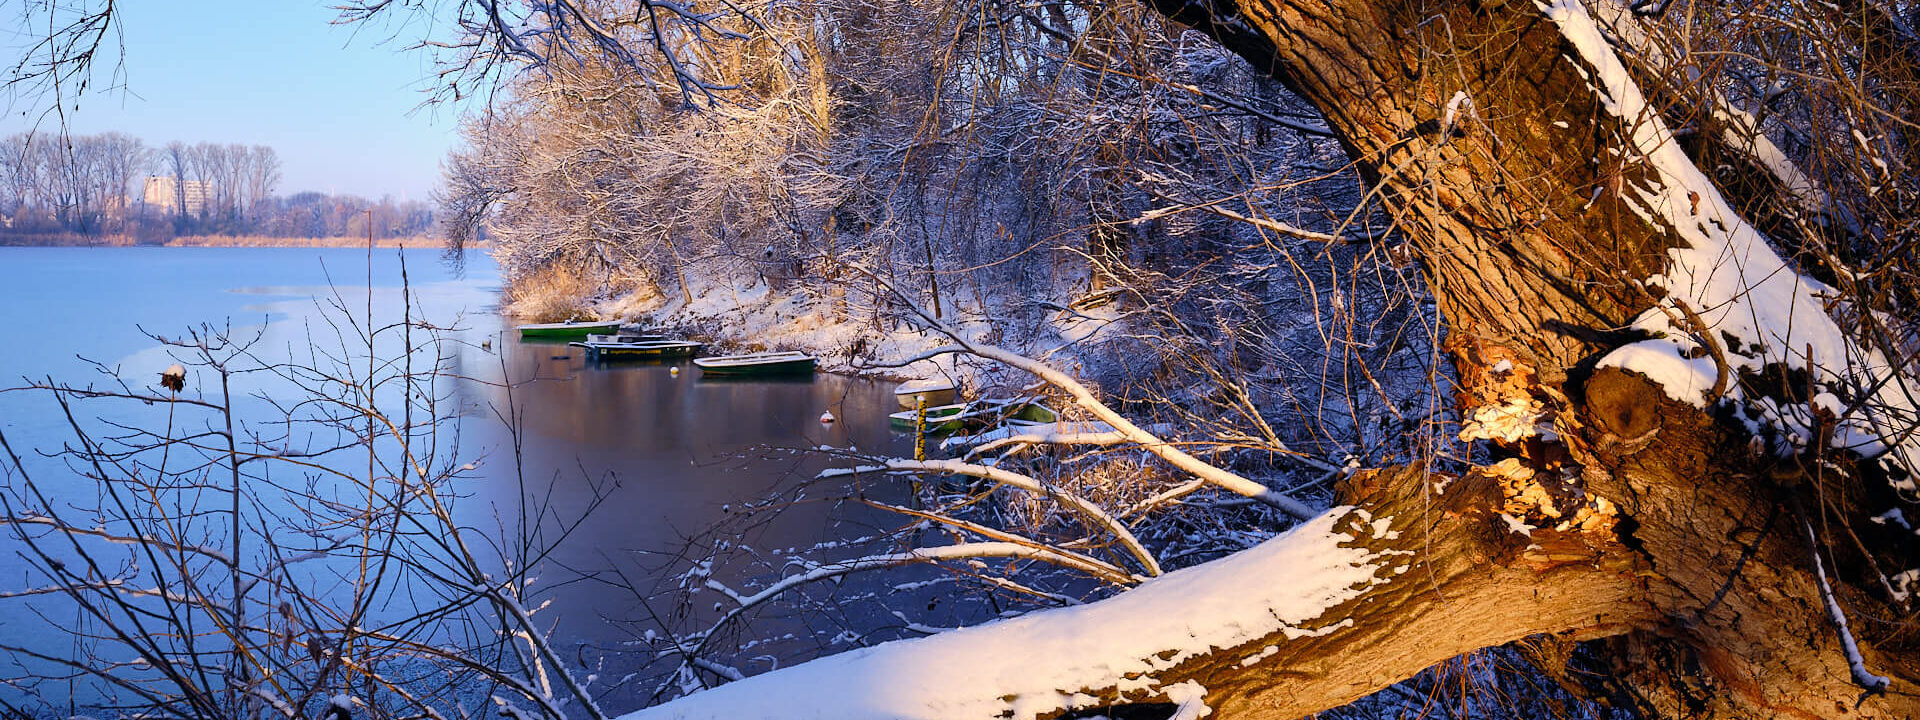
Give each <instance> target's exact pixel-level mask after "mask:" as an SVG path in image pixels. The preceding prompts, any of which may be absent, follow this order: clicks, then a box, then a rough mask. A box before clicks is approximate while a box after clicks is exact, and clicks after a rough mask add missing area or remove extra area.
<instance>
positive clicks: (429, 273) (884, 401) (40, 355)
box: [0, 248, 911, 699]
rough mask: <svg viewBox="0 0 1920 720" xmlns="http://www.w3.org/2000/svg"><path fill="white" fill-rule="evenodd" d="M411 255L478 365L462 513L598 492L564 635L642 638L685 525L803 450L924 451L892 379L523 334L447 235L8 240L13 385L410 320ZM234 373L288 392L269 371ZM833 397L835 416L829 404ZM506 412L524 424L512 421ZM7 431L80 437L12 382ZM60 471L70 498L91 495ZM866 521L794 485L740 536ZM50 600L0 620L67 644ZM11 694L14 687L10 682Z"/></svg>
mask: <svg viewBox="0 0 1920 720" xmlns="http://www.w3.org/2000/svg"><path fill="white" fill-rule="evenodd" d="M402 257H404V260H405V267H406V270H407V273H408V281H407V286H408V287H409V288H410V289H411V295H412V300H413V302H414V304H415V306H414V308H413V312H414V314H415V315H416V316H424V317H425V318H427V319H429V320H430V321H432V322H434V323H436V324H438V325H441V326H447V327H458V328H459V329H458V330H454V331H450V332H449V333H448V338H449V339H450V340H452V341H453V342H450V343H448V344H447V345H445V346H444V348H443V350H442V351H441V355H442V357H443V358H444V360H445V362H446V363H447V365H448V367H450V368H451V369H452V370H453V371H454V372H455V373H457V374H459V375H463V376H467V377H470V378H473V380H471V381H458V382H453V383H452V384H451V385H450V386H449V387H448V388H447V389H446V397H447V398H448V399H449V400H450V401H452V402H453V403H454V404H455V405H456V406H457V413H458V414H459V416H460V418H461V419H460V424H459V430H460V448H459V454H460V455H461V456H462V458H463V459H466V460H471V461H473V462H475V470H474V471H473V472H472V473H470V474H471V475H472V476H473V477H472V479H471V480H469V481H466V482H465V484H464V485H463V487H464V488H465V490H466V492H467V493H469V496H468V497H466V498H464V499H463V500H462V501H461V502H462V503H463V505H462V506H461V510H460V513H461V515H462V516H463V520H465V521H466V522H467V523H468V524H470V525H472V526H475V527H481V528H489V527H492V528H502V527H509V526H512V525H514V524H515V519H514V516H515V514H516V513H518V512H520V510H521V508H522V507H523V506H522V503H523V502H526V503H529V504H532V505H536V506H544V507H545V508H547V511H548V514H547V517H548V518H550V519H565V520H566V521H567V522H570V519H571V518H575V517H578V516H580V514H581V513H584V512H585V510H586V509H587V508H589V507H590V506H594V505H595V502H596V501H598V507H597V509H596V510H594V512H593V513H592V514H590V515H587V516H586V517H585V519H584V520H583V521H581V522H580V524H579V525H578V527H577V528H576V529H574V530H573V532H572V534H571V535H570V536H568V537H567V538H566V540H565V541H564V542H563V543H562V544H561V545H560V546H559V547H558V548H557V550H556V552H554V553H553V554H552V555H551V557H550V558H549V559H548V565H549V566H550V569H549V570H546V571H544V572H543V573H542V575H541V578H542V580H543V582H546V583H548V584H549V585H550V586H551V588H550V590H549V592H547V593H546V594H544V596H543V597H544V598H546V599H551V600H553V604H552V605H550V606H549V607H547V608H546V609H545V610H544V611H542V614H540V615H539V617H540V618H541V619H542V620H543V621H544V622H548V623H551V624H552V626H553V627H554V631H553V632H554V636H555V637H556V639H558V640H559V641H560V642H561V643H562V644H563V645H569V646H575V647H585V646H593V647H601V648H604V647H615V646H619V645H620V644H622V643H623V642H624V641H626V640H629V639H631V638H632V637H634V635H635V634H636V633H637V632H638V631H637V630H636V629H635V628H638V627H641V626H639V625H628V624H626V623H628V622H629V621H637V622H641V623H643V624H644V623H645V622H647V621H648V620H649V618H651V617H652V616H653V614H654V613H656V612H658V609H657V608H656V609H654V610H649V609H648V608H647V607H646V606H645V605H644V604H643V602H642V600H643V598H642V595H643V594H645V593H646V592H647V591H650V590H653V589H655V588H656V587H657V586H658V585H659V584H660V583H661V580H662V578H661V577H659V576H658V575H657V574H653V573H655V572H656V571H657V570H658V569H659V568H662V567H667V565H668V563H667V560H666V558H669V557H671V556H672V555H673V554H674V553H676V552H678V551H679V550H680V548H682V547H683V546H684V545H685V541H686V540H687V538H689V537H692V536H695V535H698V534H700V533H702V532H703V531H705V530H706V529H707V528H709V527H710V526H712V525H713V524H714V523H716V522H718V521H720V520H722V519H724V518H727V517H729V513H734V512H737V508H738V507H739V506H740V505H741V504H742V503H745V502H748V501H751V500H754V499H756V498H759V497H762V496H764V495H766V494H767V493H769V492H771V491H776V490H779V489H781V488H785V487H791V486H792V484H793V483H794V482H796V480H797V478H801V477H809V476H811V475H812V474H813V473H815V472H817V471H818V469H820V468H821V467H824V466H825V465H826V461H825V460H824V459H822V458H821V457H819V456H818V455H817V454H813V453H806V452H794V451H795V450H800V449H806V448H814V447H818V446H822V445H831V446H835V447H841V448H845V447H857V448H859V449H861V450H863V451H870V452H887V453H893V454H899V453H907V452H911V449H910V447H909V445H908V443H907V442H906V440H904V439H903V438H901V437H899V436H896V435H893V434H892V433H890V432H889V430H888V429H887V424H886V418H885V415H886V413H888V412H891V411H892V410H893V409H894V408H893V397H892V394H891V386H890V385H889V384H885V383H876V382H871V381H865V380H855V379H848V378H843V377H839V376H832V375H825V374H822V375H819V376H817V377H816V378H815V379H813V380H810V381H807V380H802V381H798V382H795V381H754V380H728V381H717V380H705V379H702V378H700V377H699V373H698V371H697V370H695V369H694V368H691V367H684V368H682V370H681V372H680V373H679V374H678V375H677V376H676V375H675V374H674V373H673V372H672V371H671V370H670V366H669V365H665V364H623V365H600V364H591V363H589V362H588V361H587V359H586V358H585V357H584V356H583V353H582V352H581V351H579V350H578V349H576V348H570V347H568V346H566V345H564V344H556V343H542V344H533V343H522V342H520V341H519V340H518V338H517V334H516V333H514V332H512V331H511V328H512V325H513V324H514V322H513V321H512V320H510V319H506V318H502V317H500V316H499V315H498V312H497V309H496V303H497V302H498V291H499V288H498V286H499V277H498V271H497V269H496V268H495V266H494V265H493V263H492V261H491V260H489V259H488V258H486V257H484V256H481V255H477V254H471V255H470V256H469V257H468V258H467V260H466V263H465V267H464V269H463V270H461V271H458V272H456V271H455V270H453V269H450V268H449V267H448V266H446V265H444V264H442V263H441V262H440V260H439V252H438V251H437V250H409V251H405V252H404V254H402V253H400V252H397V251H394V250H375V251H373V253H372V255H371V263H372V264H371V280H372V282H371V284H370V287H371V290H369V282H368V280H369V270H370V266H369V253H368V252H367V251H366V250H354V249H258V248H232V249H227V248H0V307H3V308H5V315H4V317H5V318H6V325H5V329H4V330H0V337H5V338H6V341H5V342H0V387H12V386H17V385H20V384H22V383H23V382H25V380H26V379H31V380H40V379H44V378H47V377H51V378H52V379H54V380H55V381H58V382H63V383H70V384H76V385H84V384H87V383H92V382H101V381H104V380H111V379H113V377H116V376H117V377H118V378H120V379H123V380H125V381H126V382H128V383H129V384H131V385H132V386H134V387H136V388H151V387H152V385H153V382H154V379H155V378H156V377H157V375H156V373H158V371H159V370H160V369H162V368H164V367H166V366H167V365H168V364H170V363H172V362H173V361H174V360H173V357H172V356H170V355H169V352H168V349H167V348H164V347H162V346H160V344H159V343H157V342H155V341H154V340H153V339H152V338H151V337H149V336H148V334H149V333H151V334H156V335H167V336H172V337H179V336H180V334H181V333H182V332H184V330H185V329H186V328H187V327H188V326H190V325H193V324H197V323H201V322H211V323H215V324H217V325H223V326H225V325H229V324H230V325H231V326H232V327H233V328H236V329H237V330H238V331H240V332H242V333H257V334H258V336H259V337H260V341H259V345H258V347H260V348H261V349H262V350H261V352H262V353H263V354H266V355H269V356H271V355H276V354H279V355H284V356H288V357H296V358H297V357H300V356H302V355H303V354H304V353H308V352H310V351H311V348H312V346H315V345H324V344H325V341H332V338H333V337H335V336H334V335H331V334H330V333H332V332H333V328H334V327H335V326H334V325H332V324H330V323H333V322H337V320H329V319H328V318H330V317H336V316H337V315H338V312H337V310H338V309H346V310H351V311H356V312H359V311H363V309H364V308H365V307H366V306H367V304H368V303H369V302H371V303H372V305H373V306H374V307H375V314H376V316H380V317H384V318H388V319H391V318H396V317H398V314H399V307H400V305H401V303H402V297H403V296H402V293H401V292H400V287H401V280H400V270H401V264H402V262H401V260H402ZM333 305H338V306H339V308H336V309H335V310H334V311H330V310H329V308H330V306H333ZM78 358H87V359H89V360H92V361H97V362H98V363H100V364H102V365H103V366H105V367H106V368H107V369H108V372H109V373H110V375H102V374H101V371H100V370H98V369H96V368H95V367H94V366H93V365H91V364H89V363H87V362H83V361H82V360H80V359H78ZM193 380H194V381H204V380H205V379H204V378H201V377H197V376H196V377H195V378H194V379H193ZM237 389H239V390H242V391H253V392H264V393H272V392H275V391H274V390H273V389H272V388H271V386H270V384H265V383H263V384H260V385H257V386H254V387H241V388H237ZM823 411H831V412H832V413H833V414H834V415H835V416H837V418H838V422H835V423H831V424H823V423H821V422H820V421H819V416H820V415H821V413H822V412H823ZM503 417H510V418H513V419H515V420H516V421H517V424H518V432H517V433H515V432H512V431H510V430H509V428H508V426H507V425H506V424H505V423H504V422H503V421H502V418H503ZM0 431H4V432H5V433H6V436H7V438H8V439H9V441H11V442H12V443H13V444H14V446H15V448H16V450H23V451H24V450H25V449H26V448H40V449H45V450H51V449H55V448H57V447H58V445H59V444H60V443H61V442H63V441H64V438H65V437H66V434H65V432H64V428H63V425H62V424H61V423H60V422H59V421H58V418H57V417H56V416H55V415H54V414H53V412H52V410H51V409H50V403H48V402H47V401H46V400H45V399H44V398H43V397H36V396H34V395H30V394H21V393H0ZM516 440H517V442H516ZM29 462H30V464H32V465H33V467H34V468H35V471H36V473H37V474H39V476H40V478H41V482H42V483H43V484H54V485H57V484H59V479H58V478H57V477H55V476H56V474H57V473H58V472H59V471H60V468H59V467H58V466H57V465H56V464H54V463H52V461H47V460H32V459H30V460H29ZM68 477H69V478H71V476H70V475H69V476H68ZM48 478H54V479H53V480H49V479H48ZM66 482H67V483H68V485H69V487H66V488H65V490H66V491H69V492H72V493H73V494H74V495H75V496H76V497H91V496H92V495H93V492H92V491H90V490H89V489H88V488H85V487H71V485H73V484H74V483H75V482H76V481H74V480H72V479H68V480H66ZM859 525H860V522H859V519H858V518H853V519H852V521H850V519H849V518H848V517H847V516H846V515H844V514H837V513H836V511H833V510H830V508H829V507H828V506H827V505H826V504H819V505H817V506H816V505H806V504H802V505H800V506H797V507H796V509H795V510H793V511H792V512H789V513H787V514H786V515H785V516H783V517H782V518H781V520H780V521H779V522H777V523H774V524H771V525H767V526H763V527H760V528H758V529H757V530H756V531H755V532H754V534H753V536H752V537H751V538H745V539H746V540H750V541H751V542H753V543H756V544H758V545H759V546H761V547H765V548H785V547H795V546H798V547H805V546H809V545H812V544H817V543H821V542H828V541H833V540H835V539H837V538H841V537H844V536H847V535H850V534H859V533H862V532H864V530H863V529H862V528H861V527H859ZM7 555H8V557H6V558H0V590H5V589H8V586H12V585H16V584H19V583H21V582H23V580H22V578H23V575H24V567H23V566H22V564H21V563H20V561H19V560H18V559H17V558H14V557H12V553H11V552H8V553H7ZM58 614H59V613H50V614H48V615H47V616H44V617H34V616H31V615H27V616H23V615H21V614H12V615H8V614H3V613H0V633H8V634H11V636H12V637H14V638H16V639H18V638H28V639H33V638H39V639H43V640H46V641H48V642H55V643H57V642H58V638H59V636H58V635H57V629H56V628H54V627H53V625H55V624H57V622H56V620H55V619H54V616H57V615H58ZM583 656H584V655H583ZM605 669H608V670H615V671H619V670H622V668H617V667H615V668H605ZM629 669H630V668H629ZM7 692H8V691H7V690H5V689H0V699H5V697H4V696H5V694H6V693H7Z"/></svg>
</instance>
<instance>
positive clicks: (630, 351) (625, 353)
mask: <svg viewBox="0 0 1920 720" xmlns="http://www.w3.org/2000/svg"><path fill="white" fill-rule="evenodd" d="M572 345H574V346H576V347H583V348H586V349H587V356H588V357H592V358H596V359H601V360H664V359H669V358H684V357H691V356H693V355H694V354H696V353H698V352H700V348H701V347H704V344H703V343H698V342H694V341H691V340H648V341H640V342H594V341H591V340H590V341H587V342H576V343H572Z"/></svg>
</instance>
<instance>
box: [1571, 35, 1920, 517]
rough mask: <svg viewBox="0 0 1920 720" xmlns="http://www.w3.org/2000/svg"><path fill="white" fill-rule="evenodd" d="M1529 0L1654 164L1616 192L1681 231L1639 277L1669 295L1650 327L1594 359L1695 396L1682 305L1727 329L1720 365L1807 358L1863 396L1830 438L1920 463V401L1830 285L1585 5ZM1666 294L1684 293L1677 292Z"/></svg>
mask: <svg viewBox="0 0 1920 720" xmlns="http://www.w3.org/2000/svg"><path fill="white" fill-rule="evenodd" d="M1539 7H1540V9H1541V11H1542V12H1544V13H1545V14H1546V15H1547V17H1548V18H1549V19H1550V20H1552V21H1553V22H1554V23H1555V24H1556V25H1558V26H1559V27H1560V31H1561V34H1562V35H1563V36H1564V37H1565V38H1566V40H1567V42H1568V43H1569V44H1571V45H1572V46H1573V48H1574V49H1575V50H1576V52H1577V54H1578V55H1579V58H1580V60H1581V62H1578V63H1575V66H1576V67H1577V68H1579V69H1580V70H1581V71H1582V72H1583V73H1586V72H1587V71H1589V70H1590V71H1591V76H1590V77H1591V78H1592V79H1593V81H1594V82H1595V83H1596V85H1595V86H1594V90H1595V93H1596V94H1597V95H1598V96H1599V100H1600V102H1601V103H1602V105H1604V106H1605V107H1606V109H1607V111H1608V112H1609V113H1610V114H1612V115H1613V116H1615V117H1617V118H1619V119H1620V120H1621V121H1622V127H1623V128H1625V132H1626V133H1627V134H1628V138H1627V139H1628V142H1629V144H1630V146H1631V147H1630V148H1629V149H1630V150H1631V151H1633V155H1634V156H1633V157H1629V158H1628V159H1629V160H1633V161H1637V162H1641V163H1644V164H1645V166H1646V167H1647V168H1648V169H1650V170H1652V171H1653V174H1654V178H1653V179H1651V180H1650V181H1648V182H1647V183H1646V184H1644V185H1636V186H1632V187H1631V188H1630V190H1629V191H1628V192H1625V193H1623V195H1624V198H1623V199H1627V200H1628V203H1627V204H1628V205H1629V206H1630V207H1633V208H1634V209H1635V212H1645V213H1646V215H1645V217H1646V219H1647V220H1648V222H1650V223H1652V224H1653V225H1654V226H1655V227H1659V228H1663V229H1665V230H1668V231H1671V232H1674V233H1675V234H1676V235H1677V236H1678V238H1679V239H1680V241H1681V242H1680V246H1679V247H1676V248H1674V249H1672V250H1669V251H1668V253H1667V254H1668V259H1669V266H1668V268H1667V270H1666V272H1665V273H1663V274H1661V275H1657V276H1654V277H1652V278H1648V279H1647V283H1648V284H1649V285H1652V286H1657V287H1659V288H1661V289H1664V290H1666V291H1667V295H1668V298H1667V299H1665V300H1663V301H1662V302H1661V303H1660V305H1659V306H1656V307H1654V308H1651V309H1649V310H1648V311H1647V312H1646V313H1644V314H1642V315H1641V317H1640V318H1639V319H1638V320H1636V322H1635V326H1636V327H1641V328H1642V329H1647V330H1651V331H1655V332H1656V333H1657V334H1658V336H1657V337H1655V338H1654V339H1651V340H1644V341H1641V342H1637V343H1633V344H1631V345H1627V346H1625V347H1622V348H1619V349H1616V350H1614V351H1613V352H1612V353H1610V354H1608V355H1607V356H1606V357H1605V358H1602V359H1601V361H1600V363H1599V365H1600V367H1619V368H1622V369H1625V370H1632V371H1634V372H1639V373H1643V374H1645V375H1647V376H1648V377H1649V378H1651V379H1653V380H1655V381H1656V382H1659V383H1661V384H1662V386H1664V387H1665V388H1666V392H1667V394H1668V396H1670V397H1673V398H1674V399H1675V400H1679V401H1681V402H1686V403H1689V404H1692V405H1694V406H1696V407H1704V406H1705V405H1706V403H1707V400H1708V398H1707V397H1706V394H1705V393H1704V392H1703V390H1704V389H1706V388H1711V387H1712V386H1713V384H1714V379H1715V377H1716V376H1717V373H1718V366H1717V365H1716V364H1715V360H1713V359H1712V358H1711V357H1695V356H1696V355H1699V354H1700V353H1698V352H1697V351H1696V350H1695V345H1696V341H1695V340H1694V339H1693V338H1691V337H1690V336H1689V334H1688V333H1687V332H1681V331H1679V330H1678V329H1677V328H1674V327H1672V321H1671V318H1674V317H1677V316H1680V315H1681V314H1684V313H1685V312H1686V311H1687V310H1689V309H1690V310H1692V311H1694V312H1695V313H1697V315H1698V317H1699V319H1700V324H1701V325H1704V329H1703V331H1704V332H1708V333H1714V334H1715V335H1716V336H1717V337H1724V338H1726V339H1728V340H1729V341H1730V342H1729V343H1726V345H1727V347H1726V352H1725V356H1726V357H1725V359H1726V361H1727V363H1728V364H1729V365H1730V366H1732V367H1730V368H1729V370H1733V369H1758V368H1760V367H1764V366H1767V365H1774V364H1779V365H1783V366H1786V367H1790V368H1798V369H1805V370H1807V371H1809V372H1811V373H1812V374H1813V377H1814V379H1815V380H1816V381H1817V382H1818V383H1820V384H1821V385H1822V386H1825V387H1827V388H1830V389H1840V388H1845V389H1851V390H1853V391H1854V392H1855V393H1857V394H1861V395H1866V396H1868V397H1870V399H1871V401H1870V402H1866V403H1856V404H1854V406H1853V407H1851V408H1850V409H1849V410H1848V411H1847V415H1845V416H1843V417H1841V418H1839V420H1840V429H1841V430H1842V431H1841V432H1836V433H1834V436H1835V438H1834V440H1835V443H1836V444H1841V443H1844V444H1845V445H1844V446H1845V447H1849V448H1851V449H1855V450H1858V451H1860V452H1862V453H1863V454H1864V455H1866V456H1868V457H1874V456H1880V455H1883V456H1884V460H1886V461H1888V462H1891V463H1892V464H1894V465H1898V466H1899V467H1901V468H1904V469H1906V470H1907V471H1908V472H1909V473H1915V471H1920V437H1915V436H1914V434H1913V433H1911V428H1912V426H1913V423H1914V418H1915V417H1916V416H1917V415H1920V413H1916V408H1915V406H1914V401H1913V397H1914V390H1915V389H1914V388H1911V387H1909V386H1908V384H1907V378H1905V377H1903V376H1902V375H1901V374H1900V373H1899V372H1898V371H1897V370H1896V369H1895V368H1894V367H1893V366H1892V365H1891V364H1890V363H1889V362H1888V361H1887V360H1886V358H1884V357H1882V356H1881V354H1880V353H1879V352H1877V351H1874V350H1871V349H1867V348H1862V347H1860V346H1858V345H1856V344H1855V343H1853V342H1852V341H1851V340H1850V339H1849V338H1848V337H1847V335H1846V334H1845V333H1844V332H1843V331H1842V330H1841V329H1840V327H1839V325H1838V324H1837V323H1835V322H1834V321H1833V319H1832V318H1830V317H1829V316H1828V315H1827V314H1826V307H1825V302H1824V300H1825V298H1830V297H1833V296H1834V295H1835V293H1834V291H1833V289H1832V288H1830V287H1828V286H1826V285H1825V284H1823V283H1821V282H1819V281H1817V280H1814V279H1812V278H1809V277H1806V276H1803V275H1800V274H1799V273H1797V272H1795V271H1794V270H1793V268H1792V267H1790V266H1788V265H1787V263H1786V262H1784V261H1783V260H1781V259H1780V257H1779V255H1777V254H1775V253H1774V252H1773V250H1772V249H1771V247H1770V246H1769V245H1768V243H1767V241H1766V238H1765V237H1764V236H1762V235H1761V234H1760V232H1759V230H1757V229H1755V228H1754V227H1753V226H1752V225H1749V224H1748V223H1747V222H1746V221H1745V219H1743V218H1742V217H1741V216H1740V214H1739V213H1738V212H1736V211H1735V210H1734V209H1733V207H1732V206H1731V205H1730V204H1728V202H1727V200H1726V198H1724V197H1723V196H1722V195H1721V194H1720V191H1719V189H1718V188H1716V187H1715V186H1714V185H1713V183H1712V182H1710V181H1709V180H1708V179H1707V178H1706V176H1705V175H1703V174H1701V172H1700V169H1699V168H1697V167H1695V166H1694V164H1693V162H1692V161H1691V160H1688V159H1687V157H1686V154H1685V153H1684V152H1683V151H1682V150H1681V149H1680V146H1679V144H1678V143H1677V142H1675V141H1674V138H1673V134H1672V132H1670V131H1669V130H1668V128H1667V126H1666V123H1665V121H1664V120H1662V118H1661V117H1660V114H1659V113H1657V112H1655V111H1654V110H1653V109H1652V108H1651V107H1649V106H1648V104H1647V102H1646V100H1645V98H1644V97H1643V96H1642V95H1641V93H1640V88H1639V86H1638V85H1636V84H1635V83H1634V82H1633V79H1632V78H1631V77H1630V76H1629V75H1628V74H1627V70H1626V67H1625V66H1624V65H1622V64H1621V62H1620V59H1619V57H1618V56H1617V55H1615V53H1614V52H1613V50H1612V48H1611V47H1609V46H1608V45H1607V42H1606V40H1605V39H1604V37H1603V36H1602V34H1601V32H1600V28H1599V27H1598V26H1597V25H1596V24H1595V23H1594V20H1593V17H1592V16H1591V15H1589V14H1588V13H1587V10H1586V8H1585V7H1584V6H1583V5H1581V3H1580V2H1578V0H1555V2H1552V3H1546V2H1540V3H1539ZM1635 201H1637V202H1635ZM1676 298H1677V299H1680V300H1682V301H1684V302H1685V305H1684V306H1681V305H1678V304H1676V303H1675V302H1674V299H1676ZM1709 355H1710V354H1709ZM1728 390H1729V393H1728V397H1727V400H1729V401H1738V400H1740V399H1741V398H1740V397H1739V392H1738V388H1737V387H1733V388H1729V389H1728ZM1869 437H1870V438H1872V439H1873V441H1868V440H1867V438H1869ZM1908 484H1911V481H1908Z"/></svg>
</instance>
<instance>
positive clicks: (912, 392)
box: [893, 378, 960, 410]
mask: <svg viewBox="0 0 1920 720" xmlns="http://www.w3.org/2000/svg"><path fill="white" fill-rule="evenodd" d="M893 397H894V399H895V400H897V401H899V402H900V407H901V408H902V409H906V410H912V409H913V406H914V404H915V402H916V401H924V403H923V404H921V407H929V408H931V407H938V406H941V405H952V404H953V403H954V402H955V401H956V400H958V399H959V397H960V393H959V388H957V387H955V386H954V384H953V381H952V380H948V379H946V378H921V379H919V380H908V381H906V382H903V383H900V386H899V387H896V388H894V389H893Z"/></svg>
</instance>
